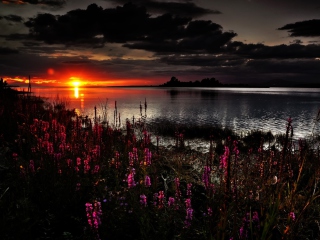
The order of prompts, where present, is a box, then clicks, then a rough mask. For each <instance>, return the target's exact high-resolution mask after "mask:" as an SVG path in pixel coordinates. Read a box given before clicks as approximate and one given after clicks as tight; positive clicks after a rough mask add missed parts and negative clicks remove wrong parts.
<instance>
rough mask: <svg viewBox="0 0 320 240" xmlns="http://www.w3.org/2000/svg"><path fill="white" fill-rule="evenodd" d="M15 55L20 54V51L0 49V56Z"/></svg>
mask: <svg viewBox="0 0 320 240" xmlns="http://www.w3.org/2000/svg"><path fill="white" fill-rule="evenodd" d="M15 53H19V51H18V50H17V49H12V48H7V47H0V55H8V54H15Z"/></svg>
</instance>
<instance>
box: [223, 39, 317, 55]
mask: <svg viewBox="0 0 320 240" xmlns="http://www.w3.org/2000/svg"><path fill="white" fill-rule="evenodd" d="M226 51H228V52H230V53H233V54H236V55H239V56H242V57H246V58H252V59H263V58H280V59H284V58H289V59H290V58H317V57H319V52H320V45H318V44H309V45H302V44H296V43H294V44H290V45H285V44H281V45H277V46H266V45H264V44H245V43H242V42H232V43H230V44H228V47H227V48H226Z"/></svg>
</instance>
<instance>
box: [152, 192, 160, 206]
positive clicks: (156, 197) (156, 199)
mask: <svg viewBox="0 0 320 240" xmlns="http://www.w3.org/2000/svg"><path fill="white" fill-rule="evenodd" d="M158 195H159V194H158V193H154V194H153V205H154V206H157V203H158V202H157V201H158Z"/></svg>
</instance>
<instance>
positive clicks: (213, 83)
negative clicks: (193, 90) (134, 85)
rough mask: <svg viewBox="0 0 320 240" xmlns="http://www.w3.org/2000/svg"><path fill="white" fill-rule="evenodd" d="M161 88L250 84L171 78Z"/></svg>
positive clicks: (210, 79) (209, 79)
mask: <svg viewBox="0 0 320 240" xmlns="http://www.w3.org/2000/svg"><path fill="white" fill-rule="evenodd" d="M159 87H250V86H249V85H248V84H223V83H221V82H219V81H218V80H217V79H215V78H204V79H202V80H201V81H199V80H196V81H194V82H192V81H189V82H180V81H179V79H178V78H176V77H171V79H170V81H168V82H166V83H164V84H161V85H159Z"/></svg>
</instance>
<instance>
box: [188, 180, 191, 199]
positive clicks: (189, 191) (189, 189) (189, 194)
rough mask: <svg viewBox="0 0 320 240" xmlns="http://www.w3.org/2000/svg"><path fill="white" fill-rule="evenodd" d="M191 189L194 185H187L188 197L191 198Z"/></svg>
mask: <svg viewBox="0 0 320 240" xmlns="http://www.w3.org/2000/svg"><path fill="white" fill-rule="evenodd" d="M191 187H192V183H188V184H187V196H188V197H189V198H190V197H191V195H192V193H191Z"/></svg>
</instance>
